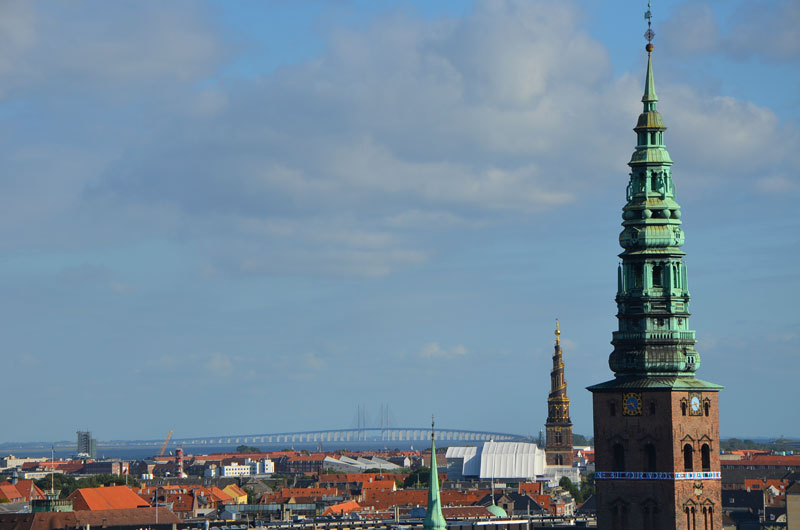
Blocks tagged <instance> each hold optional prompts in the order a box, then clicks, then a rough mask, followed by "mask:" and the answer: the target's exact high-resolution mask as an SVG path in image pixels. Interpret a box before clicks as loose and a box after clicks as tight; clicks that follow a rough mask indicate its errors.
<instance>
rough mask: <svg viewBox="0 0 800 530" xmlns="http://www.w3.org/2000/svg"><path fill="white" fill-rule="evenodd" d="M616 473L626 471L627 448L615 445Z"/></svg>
mask: <svg viewBox="0 0 800 530" xmlns="http://www.w3.org/2000/svg"><path fill="white" fill-rule="evenodd" d="M613 450H614V471H625V448H624V447H622V444H614V449H613Z"/></svg>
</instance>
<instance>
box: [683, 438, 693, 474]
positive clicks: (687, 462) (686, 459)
mask: <svg viewBox="0 0 800 530" xmlns="http://www.w3.org/2000/svg"><path fill="white" fill-rule="evenodd" d="M693 459H694V449H692V446H691V444H686V445H684V446H683V470H684V471H692V470H693V469H694V462H693Z"/></svg>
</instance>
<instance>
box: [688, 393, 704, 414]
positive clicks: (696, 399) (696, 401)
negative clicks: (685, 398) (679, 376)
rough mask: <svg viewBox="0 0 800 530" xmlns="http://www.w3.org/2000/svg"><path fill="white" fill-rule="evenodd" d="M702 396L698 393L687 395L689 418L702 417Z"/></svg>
mask: <svg viewBox="0 0 800 530" xmlns="http://www.w3.org/2000/svg"><path fill="white" fill-rule="evenodd" d="M702 397H703V396H702V394H700V392H691V393H689V415H691V416H702V415H703V407H702V402H701V399H702Z"/></svg>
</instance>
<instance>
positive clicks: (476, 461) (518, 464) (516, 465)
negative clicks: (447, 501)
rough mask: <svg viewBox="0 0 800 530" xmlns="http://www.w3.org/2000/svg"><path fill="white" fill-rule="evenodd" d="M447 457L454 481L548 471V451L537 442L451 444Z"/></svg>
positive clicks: (523, 477) (523, 476) (532, 476)
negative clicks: (478, 444) (474, 444)
mask: <svg viewBox="0 0 800 530" xmlns="http://www.w3.org/2000/svg"><path fill="white" fill-rule="evenodd" d="M571 453H572V451H571V450H570V454H571ZM445 456H446V458H447V475H448V477H449V478H450V479H451V480H461V479H462V478H466V479H470V478H479V479H484V480H488V479H497V480H530V479H535V478H536V477H540V476H544V475H545V474H546V457H545V451H544V450H542V449H540V448H539V447H538V446H537V445H536V444H534V443H526V442H492V441H489V442H483V445H481V446H479V447H474V446H466V447H464V446H450V447H448V448H447V453H446V454H445Z"/></svg>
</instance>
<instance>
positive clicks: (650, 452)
mask: <svg viewBox="0 0 800 530" xmlns="http://www.w3.org/2000/svg"><path fill="white" fill-rule="evenodd" d="M644 470H645V471H651V472H653V471H656V446H655V445H653V444H651V443H649V444H647V445H645V446H644Z"/></svg>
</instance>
